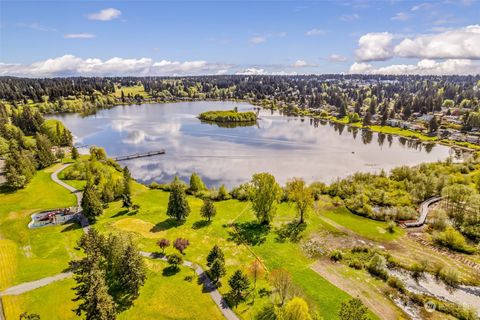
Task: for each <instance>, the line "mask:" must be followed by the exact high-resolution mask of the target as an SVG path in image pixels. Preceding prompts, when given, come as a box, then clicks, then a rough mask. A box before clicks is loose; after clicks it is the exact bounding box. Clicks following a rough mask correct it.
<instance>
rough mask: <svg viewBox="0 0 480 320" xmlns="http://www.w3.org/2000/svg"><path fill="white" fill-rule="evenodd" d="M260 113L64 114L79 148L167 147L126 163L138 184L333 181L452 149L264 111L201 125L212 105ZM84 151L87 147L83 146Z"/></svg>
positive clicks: (158, 110) (148, 110)
mask: <svg viewBox="0 0 480 320" xmlns="http://www.w3.org/2000/svg"><path fill="white" fill-rule="evenodd" d="M234 107H238V109H239V111H247V110H254V109H255V107H254V106H252V105H251V104H248V103H237V102H231V101H201V102H179V103H166V104H143V105H129V106H117V107H115V108H112V109H105V110H99V111H98V112H97V113H96V114H94V115H90V116H81V115H79V114H62V115H55V116H50V117H49V118H54V119H59V120H61V121H63V123H64V124H65V125H66V126H67V127H68V128H69V129H70V130H71V131H72V133H73V134H74V136H75V143H76V144H78V145H89V146H90V145H97V146H101V147H103V148H105V150H106V151H107V153H108V155H109V156H110V157H113V156H120V155H128V154H132V153H137V152H146V151H154V150H159V149H165V151H166V154H165V155H158V156H153V157H149V158H140V159H134V160H128V161H123V162H121V164H122V166H124V165H128V167H129V169H130V171H131V172H132V175H133V176H134V177H135V178H136V179H137V180H138V181H140V182H144V183H150V182H152V181H157V182H160V183H164V182H169V181H171V180H172V178H173V177H174V176H175V175H178V176H179V177H180V178H181V179H182V180H184V181H188V179H189V177H190V174H191V173H192V172H197V173H198V174H199V175H200V176H201V177H202V178H203V180H204V181H205V183H206V184H207V185H208V186H216V187H218V186H219V185H221V184H222V183H223V184H225V185H226V186H228V187H232V186H235V185H238V184H240V183H243V182H246V181H248V180H249V179H250V177H251V176H252V174H254V173H257V172H270V173H271V174H273V175H274V176H275V177H276V178H277V180H278V181H279V182H280V183H284V182H286V181H287V180H288V179H289V178H292V177H303V178H304V179H305V180H307V181H309V182H311V181H313V180H320V181H323V182H331V181H332V180H334V179H335V178H336V177H345V176H347V175H350V174H352V173H354V172H356V171H364V172H366V171H368V172H379V171H380V170H381V169H385V170H389V169H392V168H393V167H396V166H399V165H415V164H418V163H421V162H432V161H437V160H443V159H446V158H447V157H448V156H450V155H453V154H454V152H453V150H452V149H451V148H448V147H446V146H442V145H438V144H432V143H430V144H424V143H421V142H418V141H413V140H408V139H404V138H399V137H396V136H392V135H385V134H377V133H372V132H370V131H367V130H361V129H358V128H351V127H348V126H345V125H338V124H332V123H329V122H322V121H318V120H315V121H314V120H313V119H310V118H305V119H302V118H297V117H286V116H282V115H281V114H279V113H278V112H273V111H271V110H261V111H260V112H259V117H260V120H259V121H258V123H257V125H255V126H247V127H241V126H240V127H233V128H226V127H219V126H217V125H215V124H209V123H202V122H201V121H200V120H199V119H198V118H197V115H198V114H199V113H201V112H204V111H208V110H228V109H233V108H234ZM83 151H85V152H86V149H85V150H83Z"/></svg>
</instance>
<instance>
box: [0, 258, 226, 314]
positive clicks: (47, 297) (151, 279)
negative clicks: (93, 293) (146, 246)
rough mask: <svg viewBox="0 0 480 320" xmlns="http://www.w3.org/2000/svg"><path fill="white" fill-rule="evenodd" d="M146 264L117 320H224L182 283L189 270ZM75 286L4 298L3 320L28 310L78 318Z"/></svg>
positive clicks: (192, 284)
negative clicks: (135, 293)
mask: <svg viewBox="0 0 480 320" xmlns="http://www.w3.org/2000/svg"><path fill="white" fill-rule="evenodd" d="M147 265H148V274H147V282H146V284H145V286H144V287H143V288H142V289H141V291H140V297H139V298H138V300H137V301H135V304H134V306H133V307H132V308H130V309H129V310H127V311H126V312H124V313H122V314H120V315H119V317H118V319H120V320H121V319H125V320H127V319H145V320H147V319H151V320H154V319H159V317H160V316H161V318H162V319H212V320H214V319H223V316H222V314H221V312H220V310H219V309H218V308H217V306H216V305H215V303H214V302H213V300H212V299H211V298H210V296H209V294H208V293H202V286H201V285H199V284H197V281H196V279H193V280H192V281H187V280H185V278H186V277H187V276H191V275H192V274H193V272H192V270H191V269H189V268H185V267H183V268H181V270H180V272H178V273H177V274H175V275H172V276H164V275H162V270H163V268H164V267H165V266H166V263H165V262H162V261H150V260H148V261H147ZM74 286H75V281H74V280H73V279H65V280H61V281H57V282H54V283H52V284H50V285H48V286H45V287H42V288H38V289H36V290H32V291H29V292H26V293H24V294H22V295H19V296H6V297H3V298H2V300H3V304H4V309H5V315H6V318H7V319H18V316H19V315H20V313H22V312H24V311H26V310H28V311H29V312H30V313H36V314H38V315H40V317H41V319H57V320H67V319H72V320H73V319H78V317H76V316H75V314H74V313H73V312H72V309H73V308H75V305H76V303H75V302H73V301H71V299H72V298H73V297H74V293H73V291H72V290H71V288H72V287H74ZM179 297H181V299H180V298H179Z"/></svg>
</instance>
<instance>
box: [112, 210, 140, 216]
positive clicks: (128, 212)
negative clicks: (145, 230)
mask: <svg viewBox="0 0 480 320" xmlns="http://www.w3.org/2000/svg"><path fill="white" fill-rule="evenodd" d="M137 213H138V210H128V209H123V210H121V211H118V212H117V213H115V214H114V215H113V216H112V218H118V217H121V216H124V215H128V216H134V215H136V214H137Z"/></svg>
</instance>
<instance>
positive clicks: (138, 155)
mask: <svg viewBox="0 0 480 320" xmlns="http://www.w3.org/2000/svg"><path fill="white" fill-rule="evenodd" d="M159 154H165V150H163V149H162V150H158V151H149V152H143V153H134V154H129V155H126V156H118V157H112V159H113V160H115V161H124V160H131V159H138V158H145V157H151V156H156V155H159Z"/></svg>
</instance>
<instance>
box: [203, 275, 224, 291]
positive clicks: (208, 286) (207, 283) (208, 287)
mask: <svg viewBox="0 0 480 320" xmlns="http://www.w3.org/2000/svg"><path fill="white" fill-rule="evenodd" d="M197 284H199V285H202V292H203V293H209V292H212V291H214V290H215V289H217V288H220V287H221V286H222V283H221V282H220V281H218V282H217V283H213V282H212V281H211V280H210V278H208V275H207V273H206V272H205V271H204V272H203V273H201V274H199V275H198V277H197Z"/></svg>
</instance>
